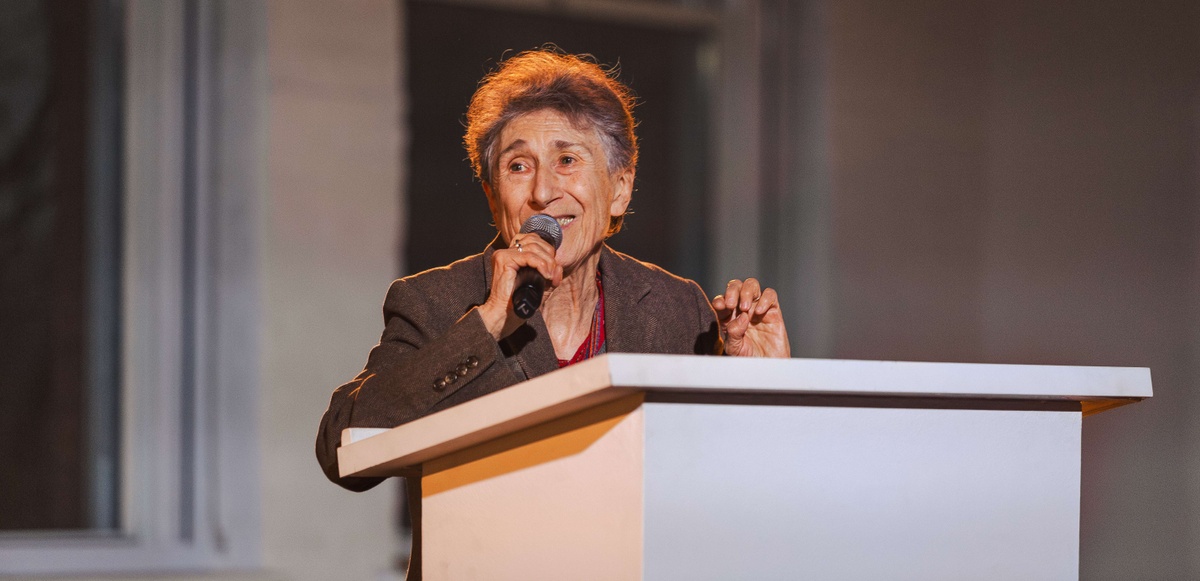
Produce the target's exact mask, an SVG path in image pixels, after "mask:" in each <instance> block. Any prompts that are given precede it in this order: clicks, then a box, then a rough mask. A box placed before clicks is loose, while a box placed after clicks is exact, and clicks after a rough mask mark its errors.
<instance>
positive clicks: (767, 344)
mask: <svg viewBox="0 0 1200 581" xmlns="http://www.w3.org/2000/svg"><path fill="white" fill-rule="evenodd" d="M712 306H713V310H715V311H716V312H717V320H718V321H719V322H720V323H721V334H722V335H724V336H725V353H726V354H728V355H737V356H739V357H791V356H792V346H791V345H790V344H789V343H788V336H787V329H785V328H784V326H783V312H782V311H780V310H779V295H778V294H776V293H775V289H772V288H768V289H766V290H762V287H761V286H760V285H759V284H758V280H756V279H753V278H748V279H746V280H745V281H741V280H737V279H734V280H731V281H729V284H728V285H726V287H725V294H723V295H717V296H715V297H713V300H712Z"/></svg>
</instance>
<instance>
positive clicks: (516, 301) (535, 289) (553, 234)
mask: <svg viewBox="0 0 1200 581" xmlns="http://www.w3.org/2000/svg"><path fill="white" fill-rule="evenodd" d="M530 232H532V233H534V234H537V235H538V236H541V237H542V240H545V241H546V242H549V243H550V245H551V246H553V247H554V249H555V250H558V247H559V246H560V245H562V228H561V227H560V226H559V225H558V220H555V219H554V218H552V217H550V216H547V215H546V214H534V215H532V216H530V217H529V219H528V220H526V221H525V223H524V224H521V233H522V234H529V233H530ZM545 292H546V279H544V278H542V274H541V273H540V272H538V271H537V269H536V268H532V267H529V266H522V267H521V268H520V269H519V270H517V287H516V288H515V289H513V294H512V304H513V311H514V312H516V313H517V316H518V317H521V318H522V319H528V318H529V317H532V316H533V313H534V311H537V310H538V307H540V306H542V294H543V293H545Z"/></svg>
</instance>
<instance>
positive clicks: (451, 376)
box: [442, 372, 458, 384]
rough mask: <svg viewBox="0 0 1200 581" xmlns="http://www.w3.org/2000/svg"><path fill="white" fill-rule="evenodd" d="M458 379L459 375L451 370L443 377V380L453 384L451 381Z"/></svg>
mask: <svg viewBox="0 0 1200 581" xmlns="http://www.w3.org/2000/svg"><path fill="white" fill-rule="evenodd" d="M456 379H458V376H457V375H454V373H453V372H451V373H447V374H446V377H443V378H442V381H445V382H446V383H447V384H451V383H454V380H456Z"/></svg>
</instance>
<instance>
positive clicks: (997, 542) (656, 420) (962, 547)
mask: <svg viewBox="0 0 1200 581" xmlns="http://www.w3.org/2000/svg"><path fill="white" fill-rule="evenodd" d="M645 415H646V417H645V423H646V451H645V466H646V469H645V470H646V472H645V475H644V478H645V494H646V498H645V511H646V514H645V519H646V529H645V554H644V562H645V570H644V572H645V576H644V578H645V579H862V580H877V579H892V580H897V579H914V580H915V579H920V580H925V581H930V580H938V579H945V580H961V579H977V580H978V579H997V580H1001V579H1003V580H1010V579H1078V557H1079V479H1080V430H1081V420H1082V416H1081V414H1080V413H1079V412H1049V411H1007V410H1006V411H998V410H946V409H940V410H928V409H884V408H839V407H791V406H757V405H700V404H678V403H671V404H666V403H647V404H646V405H645Z"/></svg>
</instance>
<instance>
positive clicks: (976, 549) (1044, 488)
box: [338, 354, 1151, 581]
mask: <svg viewBox="0 0 1200 581" xmlns="http://www.w3.org/2000/svg"><path fill="white" fill-rule="evenodd" d="M1150 396H1151V384H1150V371H1149V369H1144V368H1113V367H1060V366H1031V365H980V364H954V363H914V362H882V361H835V360H805V359H787V360H777V359H742V358H731V357H695V356H666V355H635V354H609V355H604V356H601V357H597V358H595V359H592V360H589V361H586V362H583V363H580V364H577V365H574V366H571V367H569V368H566V369H563V370H560V371H557V372H554V373H551V374H548V375H545V376H542V377H539V378H537V379H534V380H532V381H528V382H525V383H522V384H519V385H516V386H513V387H510V388H508V389H505V390H502V391H499V392H496V393H493V394H490V395H487V396H484V397H481V398H479V399H476V400H473V401H470V402H468V403H465V404H462V405H460V406H457V407H454V408H450V409H447V410H445V411H442V412H440V413H437V414H434V415H431V416H429V417H426V418H423V419H420V420H417V421H415V422H412V423H409V424H405V425H403V426H400V427H398V428H394V429H391V430H366V429H357V428H352V429H349V430H346V432H344V433H343V436H342V441H343V442H344V444H343V446H342V447H341V448H340V449H339V450H338V458H339V462H340V467H341V471H342V474H343V475H346V476H348V475H360V476H385V475H394V474H397V473H399V472H401V471H402V469H408V470H410V471H411V470H412V469H414V468H419V469H420V471H421V472H420V473H421V490H422V508H421V513H422V520H421V525H420V526H421V527H422V535H423V544H422V555H423V561H424V566H423V568H424V575H425V579H430V580H434V579H488V580H499V579H520V580H530V579H597V580H624V579H648V580H676V579H688V580H692V579H720V580H731V579H754V580H763V579H820V580H830V579H863V580H899V579H914V580H917V579H919V580H923V581H929V580H937V579H946V580H955V581H958V580H963V579H997V580H1000V579H1003V580H1012V579H1021V580H1033V579H1077V578H1078V570H1079V478H1080V477H1079V474H1080V441H1081V437H1080V431H1081V424H1082V421H1083V418H1084V416H1086V415H1089V414H1092V413H1097V412H1100V411H1104V410H1107V409H1110V408H1112V407H1116V406H1119V405H1122V404H1124V403H1129V402H1134V401H1138V400H1140V399H1142V398H1146V397H1150Z"/></svg>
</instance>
